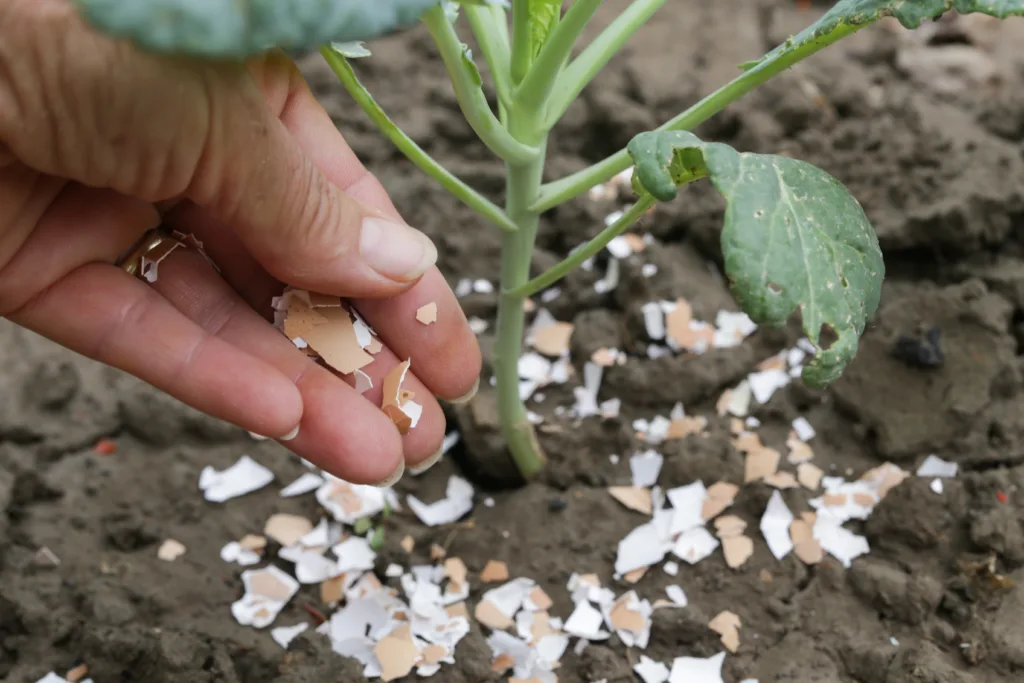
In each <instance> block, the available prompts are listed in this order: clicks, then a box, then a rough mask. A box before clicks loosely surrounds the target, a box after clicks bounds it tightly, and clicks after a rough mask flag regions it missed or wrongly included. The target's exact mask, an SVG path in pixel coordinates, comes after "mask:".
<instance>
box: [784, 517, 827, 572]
mask: <svg viewBox="0 0 1024 683" xmlns="http://www.w3.org/2000/svg"><path fill="white" fill-rule="evenodd" d="M789 536H790V538H791V539H792V541H793V553H794V554H795V555H796V556H797V557H798V558H800V561H801V562H803V563H804V564H818V563H819V562H821V561H822V559H824V557H825V554H824V551H823V550H822V547H821V544H820V543H819V542H818V540H817V539H816V538H814V525H813V523H812V522H808V521H807V520H806V519H803V518H801V519H794V520H793V523H792V524H790V525H789Z"/></svg>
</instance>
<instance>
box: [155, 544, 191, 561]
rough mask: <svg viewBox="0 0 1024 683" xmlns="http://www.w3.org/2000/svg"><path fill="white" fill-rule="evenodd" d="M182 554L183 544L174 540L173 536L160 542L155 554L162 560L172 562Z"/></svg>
mask: <svg viewBox="0 0 1024 683" xmlns="http://www.w3.org/2000/svg"><path fill="white" fill-rule="evenodd" d="M184 554H185V546H184V545H183V544H182V543H181V542H180V541H175V540H174V539H173V538H168V539H167V540H166V541H164V542H163V543H161V544H160V547H159V548H158V549H157V551H156V556H157V557H158V558H160V559H161V560H163V561H164V562H174V561H175V560H176V559H178V558H179V557H181V556H182V555H184Z"/></svg>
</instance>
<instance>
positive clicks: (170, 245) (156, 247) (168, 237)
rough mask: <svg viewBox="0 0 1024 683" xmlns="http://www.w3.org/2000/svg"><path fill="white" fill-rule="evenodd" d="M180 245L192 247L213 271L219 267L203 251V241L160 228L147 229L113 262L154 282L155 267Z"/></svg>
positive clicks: (135, 274) (147, 280) (130, 272)
mask: <svg viewBox="0 0 1024 683" xmlns="http://www.w3.org/2000/svg"><path fill="white" fill-rule="evenodd" d="M178 247H182V248H185V249H192V250H194V251H197V252H199V254H200V255H201V256H202V257H203V258H204V259H205V260H206V262H207V263H209V264H210V265H211V266H212V267H213V269H214V270H215V271H217V272H218V273H219V272H220V268H218V267H217V264H215V263H214V262H213V260H212V259H210V257H209V256H208V255H207V254H206V252H205V251H203V243H202V242H200V241H199V240H197V239H196V238H195V236H193V235H186V234H184V233H181V232H178V231H177V230H175V231H167V230H163V229H161V228H153V229H152V230H147V231H146V232H144V233H143V234H142V236H141V237H140V238H139V239H138V240H136V241H135V243H134V244H133V245H132V246H131V247H129V248H128V250H127V251H126V252H125V253H124V254H123V255H122V256H121V257H120V258H119V259H117V261H115V262H114V265H116V266H117V267H118V268H120V269H121V270H123V271H124V272H126V273H128V274H129V275H131V276H133V277H137V278H139V279H140V280H145V281H146V282H156V267H157V266H158V265H160V262H161V261H163V260H164V259H165V258H167V257H168V256H169V255H170V254H171V252H172V251H174V250H175V249H177V248H178Z"/></svg>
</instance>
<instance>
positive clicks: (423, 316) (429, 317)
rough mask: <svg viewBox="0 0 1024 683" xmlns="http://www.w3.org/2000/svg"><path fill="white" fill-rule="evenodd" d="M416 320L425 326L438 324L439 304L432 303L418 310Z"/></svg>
mask: <svg viewBox="0 0 1024 683" xmlns="http://www.w3.org/2000/svg"><path fill="white" fill-rule="evenodd" d="M416 320H419V321H420V322H421V323H423V324H424V325H433V324H434V323H436V322H437V304H436V303H435V302H433V301H431V302H430V303H429V304H424V305H422V306H420V307H419V308H418V309H416Z"/></svg>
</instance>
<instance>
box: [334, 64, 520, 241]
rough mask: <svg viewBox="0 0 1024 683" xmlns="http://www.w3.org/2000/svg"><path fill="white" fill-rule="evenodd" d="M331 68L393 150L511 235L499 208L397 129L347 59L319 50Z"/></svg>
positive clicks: (511, 226)
mask: <svg viewBox="0 0 1024 683" xmlns="http://www.w3.org/2000/svg"><path fill="white" fill-rule="evenodd" d="M320 54H322V55H323V56H324V59H325V60H327V63H328V64H329V65H330V67H331V69H333V70H334V73H335V74H336V75H337V76H338V80H340V81H341V84H342V85H343V86H345V90H347V91H348V93H349V95H351V96H352V99H354V100H355V101H356V103H357V104H358V105H359V107H360V108H361V109H362V110H363V111H364V112H365V113H366V115H367V116H369V117H370V120H371V121H373V123H374V125H375V126H377V128H378V129H380V131H381V132H382V133H384V135H386V136H387V138H388V139H389V140H391V142H392V143H394V145H395V147H397V148H398V150H399V151H400V152H402V154H404V155H405V156H406V158H408V159H409V161H411V162H412V163H414V164H415V165H416V166H417V168H419V169H420V170H421V171H423V172H424V173H426V174H427V175H428V176H430V177H431V178H433V179H434V180H436V181H437V182H439V183H440V184H441V185H442V186H443V187H444V188H445V189H446V190H448V191H449V192H451V193H452V194H453V195H454V196H455V197H456V198H457V199H459V200H460V201H461V202H462V203H464V204H465V205H466V206H468V207H469V208H471V209H473V210H474V211H476V212H477V213H479V214H480V215H481V216H483V217H484V218H486V219H487V220H489V221H491V222H492V223H494V224H495V225H496V226H498V227H499V228H501V229H502V230H505V231H506V232H514V231H515V230H516V224H515V223H513V222H512V221H511V220H510V219H509V217H508V216H507V215H506V214H505V212H504V211H502V210H501V208H499V207H497V206H495V205H494V204H493V203H492V202H491V201H490V200H488V199H487V198H486V197H484V196H483V195H481V194H480V193H479V192H477V191H476V190H474V189H473V188H471V187H470V186H469V185H467V184H466V183H464V182H463V181H462V180H459V179H458V178H456V177H455V176H454V175H452V174H451V172H449V171H448V169H446V168H444V167H443V166H441V165H440V164H439V163H438V162H437V161H435V160H434V159H433V158H432V157H431V156H430V155H429V154H427V153H426V152H425V151H424V150H423V148H422V147H420V146H419V145H417V144H416V142H415V141H413V139H412V138H410V137H409V136H408V135H406V134H405V133H404V132H403V131H402V129H401V128H399V127H398V126H397V125H395V123H394V122H393V121H392V120H391V119H390V118H389V117H388V115H387V114H386V113H385V112H384V110H383V109H381V107H380V105H379V104H377V102H376V101H375V100H374V99H373V96H372V95H371V94H370V92H369V91H368V90H367V89H366V87H365V86H364V85H363V84H362V83H361V82H360V81H359V78H358V77H357V76H356V74H355V72H354V71H353V70H352V65H351V64H349V63H348V60H347V59H345V58H344V57H342V56H341V55H340V54H338V53H337V52H336V51H335V50H334V49H333V48H331V47H330V46H324V47H322V48H321V49H320Z"/></svg>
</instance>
